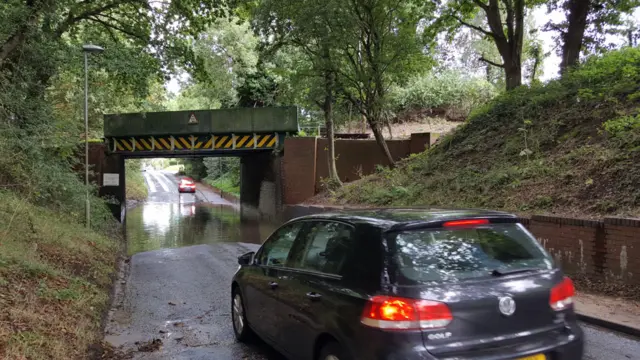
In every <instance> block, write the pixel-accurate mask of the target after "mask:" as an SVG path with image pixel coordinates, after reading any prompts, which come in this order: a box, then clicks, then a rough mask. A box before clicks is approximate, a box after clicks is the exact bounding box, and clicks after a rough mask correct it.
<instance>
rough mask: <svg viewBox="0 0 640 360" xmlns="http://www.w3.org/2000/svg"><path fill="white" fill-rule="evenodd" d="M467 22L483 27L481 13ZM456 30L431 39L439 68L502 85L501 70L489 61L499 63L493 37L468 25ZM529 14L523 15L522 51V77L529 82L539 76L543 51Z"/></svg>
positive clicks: (502, 73) (484, 22)
mask: <svg viewBox="0 0 640 360" xmlns="http://www.w3.org/2000/svg"><path fill="white" fill-rule="evenodd" d="M468 22H469V23H470V24H472V25H474V26H479V27H482V26H486V16H485V14H484V12H481V11H480V12H478V13H477V14H476V15H475V17H473V18H472V19H469V20H468ZM455 24H456V31H453V32H446V33H444V34H439V35H438V38H437V39H436V42H435V44H434V45H435V49H434V50H435V54H434V56H435V60H436V62H437V64H438V65H437V66H438V68H439V71H447V70H452V69H454V70H457V71H459V72H462V73H464V74H468V75H471V76H480V75H482V76H484V77H485V78H486V80H487V81H489V82H490V83H492V84H494V85H495V86H497V87H500V88H505V76H504V70H503V68H501V67H496V66H494V65H492V64H499V63H501V62H502V60H501V56H500V53H499V52H498V49H497V48H496V45H495V42H494V41H493V39H490V38H488V37H487V36H486V35H484V34H483V33H481V32H478V31H476V30H474V29H472V28H469V27H465V26H463V27H461V28H457V24H458V23H457V21H456V23H455ZM538 34H539V31H538V29H537V28H536V26H535V22H534V18H533V15H532V14H531V13H528V14H526V15H525V28H524V36H523V50H522V77H523V79H529V80H530V81H533V79H534V78H538V77H539V76H540V75H541V71H540V67H541V63H542V60H543V59H544V58H545V56H546V55H547V54H545V53H543V50H542V42H541V40H540V39H539V37H538Z"/></svg>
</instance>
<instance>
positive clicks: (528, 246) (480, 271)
mask: <svg viewBox="0 0 640 360" xmlns="http://www.w3.org/2000/svg"><path fill="white" fill-rule="evenodd" d="M390 237H391V238H390V239H389V240H390V241H389V249H390V251H391V256H392V258H393V262H394V264H395V265H396V267H397V268H398V270H399V272H400V274H401V275H402V277H404V278H406V280H408V281H409V282H415V283H425V282H434V281H435V282H442V281H447V282H448V281H457V280H464V279H471V278H479V277H487V276H491V274H492V272H493V271H496V270H497V271H499V272H502V273H508V272H511V271H517V270H524V269H533V270H536V269H540V270H544V269H551V268H552V266H553V263H552V260H551V258H550V256H549V255H548V254H547V253H546V252H545V251H544V249H543V248H542V247H541V246H540V245H539V244H538V243H537V242H536V240H535V239H534V238H533V237H532V236H531V235H529V233H528V232H527V231H526V230H525V229H524V228H523V227H522V225H520V224H491V225H486V226H479V227H472V228H468V227H465V228H458V229H445V228H441V229H429V230H414V231H405V232H398V233H395V234H391V235H390Z"/></svg>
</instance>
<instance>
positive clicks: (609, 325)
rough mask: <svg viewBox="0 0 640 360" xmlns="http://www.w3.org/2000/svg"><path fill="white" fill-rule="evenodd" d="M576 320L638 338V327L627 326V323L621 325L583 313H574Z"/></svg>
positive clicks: (639, 331)
mask: <svg viewBox="0 0 640 360" xmlns="http://www.w3.org/2000/svg"><path fill="white" fill-rule="evenodd" d="M576 315H577V317H578V320H580V321H583V322H585V323H587V324H591V325H597V326H600V327H603V328H605V329H609V330H612V331H615V332H619V333H623V334H627V335H631V336H634V337H638V338H640V329H636V328H634V327H631V326H627V325H622V324H618V323H614V322H611V321H607V320H603V319H600V318H597V317H593V316H589V315H584V314H579V313H576Z"/></svg>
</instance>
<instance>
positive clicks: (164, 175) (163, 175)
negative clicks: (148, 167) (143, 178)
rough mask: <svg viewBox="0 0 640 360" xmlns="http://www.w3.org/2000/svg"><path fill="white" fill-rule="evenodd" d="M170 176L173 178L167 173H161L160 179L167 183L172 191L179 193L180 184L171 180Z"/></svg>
mask: <svg viewBox="0 0 640 360" xmlns="http://www.w3.org/2000/svg"><path fill="white" fill-rule="evenodd" d="M169 176H173V175H168V174H167V173H165V172H161V173H160V177H161V178H162V179H163V180H164V181H166V183H167V185H169V187H170V188H171V190H172V191H174V190H175V191H177V190H178V184H176V183H175V181H173V180H172V179H171V178H169Z"/></svg>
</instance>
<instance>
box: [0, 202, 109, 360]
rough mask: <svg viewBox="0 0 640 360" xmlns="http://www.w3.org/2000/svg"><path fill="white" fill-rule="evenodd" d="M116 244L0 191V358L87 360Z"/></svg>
mask: <svg viewBox="0 0 640 360" xmlns="http://www.w3.org/2000/svg"><path fill="white" fill-rule="evenodd" d="M120 244H121V243H119V242H118V241H117V240H114V239H112V238H109V237H108V236H107V235H103V234H99V233H96V232H93V231H89V230H87V229H86V228H85V227H84V226H82V225H80V224H77V223H74V222H72V221H71V220H70V218H69V217H68V216H67V215H65V214H60V213H56V212H54V211H51V210H48V209H45V208H43V207H38V206H35V205H32V204H30V203H28V202H26V201H25V200H24V199H21V198H19V197H18V196H16V195H15V194H13V193H10V192H0V358H1V359H34V360H39V359H86V358H87V356H88V355H87V354H88V349H89V346H90V345H92V344H96V343H98V342H100V341H101V338H102V334H101V330H102V329H101V318H102V315H103V314H104V312H105V311H106V310H107V307H108V305H109V292H110V288H111V283H112V276H113V275H114V273H115V269H116V258H117V256H118V254H119V250H120Z"/></svg>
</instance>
